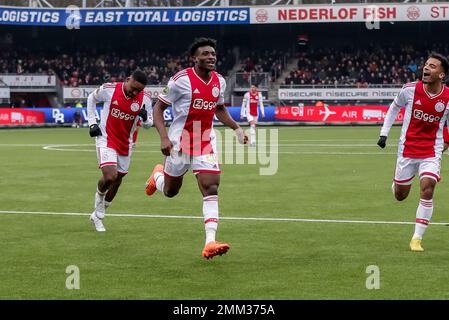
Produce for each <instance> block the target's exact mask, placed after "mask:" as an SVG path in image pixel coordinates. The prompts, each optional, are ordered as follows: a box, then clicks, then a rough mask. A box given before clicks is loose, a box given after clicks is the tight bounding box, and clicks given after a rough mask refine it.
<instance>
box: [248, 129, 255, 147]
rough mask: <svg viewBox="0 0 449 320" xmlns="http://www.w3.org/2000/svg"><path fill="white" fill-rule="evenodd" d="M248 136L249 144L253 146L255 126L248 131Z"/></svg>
mask: <svg viewBox="0 0 449 320" xmlns="http://www.w3.org/2000/svg"><path fill="white" fill-rule="evenodd" d="M249 135H250V143H251V144H255V143H256V126H255V125H252V126H251V127H250V129H249Z"/></svg>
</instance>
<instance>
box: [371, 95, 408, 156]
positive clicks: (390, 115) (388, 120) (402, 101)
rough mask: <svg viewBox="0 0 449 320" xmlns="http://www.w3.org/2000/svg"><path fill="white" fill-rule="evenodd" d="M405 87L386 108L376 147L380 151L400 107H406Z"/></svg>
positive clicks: (384, 144) (383, 146)
mask: <svg viewBox="0 0 449 320" xmlns="http://www.w3.org/2000/svg"><path fill="white" fill-rule="evenodd" d="M406 90H407V86H403V87H402V89H401V91H400V92H399V94H398V95H397V96H396V98H394V100H393V102H392V103H391V105H390V108H388V112H387V115H386V116H385V120H384V124H383V126H382V129H380V134H379V140H378V141H377V145H378V146H379V147H381V148H382V149H383V148H385V146H386V145H387V143H386V142H387V137H388V134H389V133H390V129H391V127H392V126H393V123H394V121H395V120H396V117H397V116H398V113H399V111H400V110H401V107H402V106H405V105H406V102H407V97H406V96H407V94H406Z"/></svg>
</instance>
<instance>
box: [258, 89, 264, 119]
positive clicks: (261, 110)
mask: <svg viewBox="0 0 449 320" xmlns="http://www.w3.org/2000/svg"><path fill="white" fill-rule="evenodd" d="M259 105H260V113H261V114H262V118H265V107H264V105H263V96H262V94H261V93H259Z"/></svg>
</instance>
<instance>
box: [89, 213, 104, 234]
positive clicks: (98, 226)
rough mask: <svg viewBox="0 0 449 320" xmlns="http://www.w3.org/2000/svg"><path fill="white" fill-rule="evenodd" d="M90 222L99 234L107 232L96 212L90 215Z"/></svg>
mask: <svg viewBox="0 0 449 320" xmlns="http://www.w3.org/2000/svg"><path fill="white" fill-rule="evenodd" d="M90 221H92V223H93V224H94V226H95V229H96V230H97V231H98V232H105V231H106V228H105V227H104V225H103V220H102V219H100V218H98V216H97V214H96V211H94V212H92V214H91V215H90Z"/></svg>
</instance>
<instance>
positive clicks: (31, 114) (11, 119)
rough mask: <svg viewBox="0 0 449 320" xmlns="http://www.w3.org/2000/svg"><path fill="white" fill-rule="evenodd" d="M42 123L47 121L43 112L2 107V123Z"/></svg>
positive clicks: (0, 118)
mask: <svg viewBox="0 0 449 320" xmlns="http://www.w3.org/2000/svg"><path fill="white" fill-rule="evenodd" d="M42 123H45V114H44V113H43V112H40V111H31V110H22V109H0V125H2V124H42Z"/></svg>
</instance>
